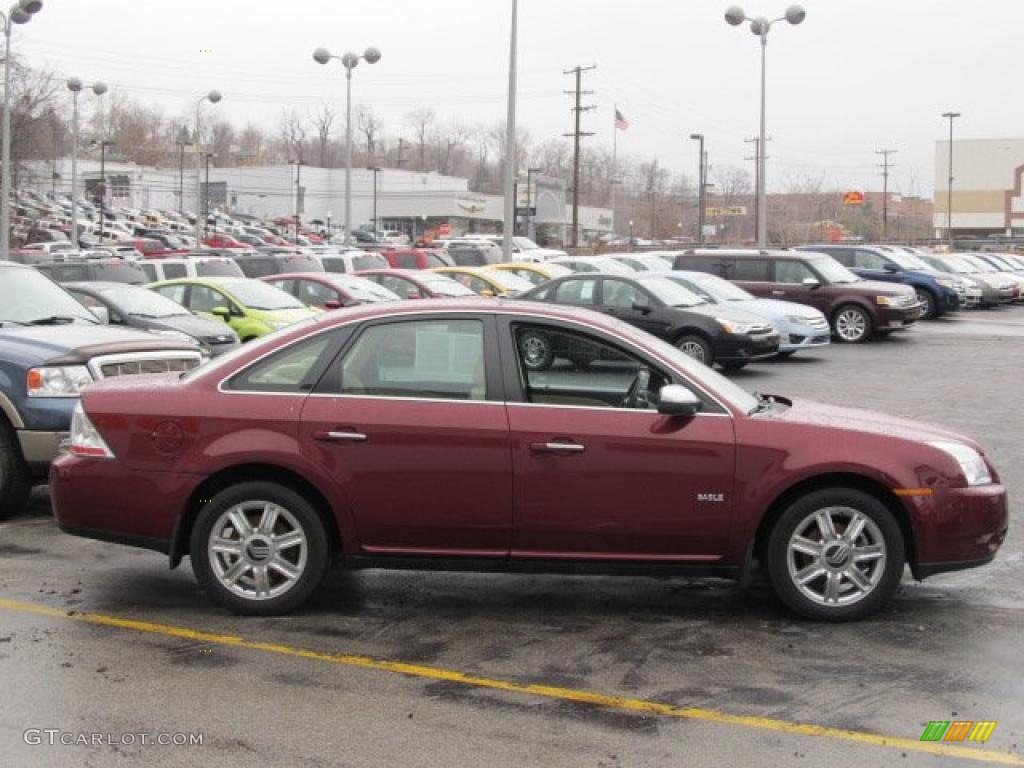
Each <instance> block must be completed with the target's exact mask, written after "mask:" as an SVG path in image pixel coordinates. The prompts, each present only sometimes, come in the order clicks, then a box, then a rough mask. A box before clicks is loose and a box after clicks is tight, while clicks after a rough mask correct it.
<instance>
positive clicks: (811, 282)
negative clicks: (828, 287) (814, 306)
mask: <svg viewBox="0 0 1024 768" xmlns="http://www.w3.org/2000/svg"><path fill="white" fill-rule="evenodd" d="M801 282H802V283H803V284H804V285H806V286H807V287H808V288H810V289H811V290H814V289H815V288H819V287H821V283H819V282H818V281H817V280H815V279H814V278H813V277H805V278H804V279H803V280H802V281H801Z"/></svg>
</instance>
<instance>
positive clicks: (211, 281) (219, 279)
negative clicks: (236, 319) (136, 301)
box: [150, 275, 259, 288]
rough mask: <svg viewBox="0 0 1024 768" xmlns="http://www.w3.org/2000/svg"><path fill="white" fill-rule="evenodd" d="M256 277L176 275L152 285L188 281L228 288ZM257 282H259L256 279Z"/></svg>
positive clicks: (194, 283) (192, 283)
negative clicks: (171, 278)
mask: <svg viewBox="0 0 1024 768" xmlns="http://www.w3.org/2000/svg"><path fill="white" fill-rule="evenodd" d="M253 280H255V278H252V277H237V276H231V275H225V276H219V275H211V276H209V277H176V278H174V279H173V280H160V281H158V282H155V283H150V285H175V284H181V283H187V284H190V285H208V286H217V287H220V288H226V287H228V286H230V285H235V284H237V283H245V282H252V281H253ZM256 282H259V281H258V280H256Z"/></svg>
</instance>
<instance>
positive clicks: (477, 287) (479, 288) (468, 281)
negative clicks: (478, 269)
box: [452, 274, 494, 294]
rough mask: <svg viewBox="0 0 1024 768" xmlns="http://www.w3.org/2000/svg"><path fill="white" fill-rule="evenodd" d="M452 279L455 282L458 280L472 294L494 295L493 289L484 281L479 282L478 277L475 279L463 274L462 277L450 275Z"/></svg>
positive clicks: (473, 276)
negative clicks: (485, 293) (487, 293)
mask: <svg viewBox="0 0 1024 768" xmlns="http://www.w3.org/2000/svg"><path fill="white" fill-rule="evenodd" d="M452 277H454V278H455V279H456V280H458V281H459V282H460V283H462V284H463V285H464V286H466V287H467V288H469V290H471V291H472V292H473V293H481V294H482V293H484V291H489V292H490V293H494V289H493V288H492V287H491V286H490V285H489V284H488V283H487V281H486V280H481V279H480V278H479V277H476V276H475V275H465V274H463V275H452Z"/></svg>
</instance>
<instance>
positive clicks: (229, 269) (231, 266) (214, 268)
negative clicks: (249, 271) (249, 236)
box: [196, 259, 245, 277]
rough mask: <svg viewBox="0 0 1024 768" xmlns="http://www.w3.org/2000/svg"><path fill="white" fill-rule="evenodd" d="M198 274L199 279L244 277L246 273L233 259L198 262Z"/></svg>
mask: <svg viewBox="0 0 1024 768" xmlns="http://www.w3.org/2000/svg"><path fill="white" fill-rule="evenodd" d="M196 274H197V275H198V276H199V277H244V275H245V273H244V272H242V268H241V267H239V266H238V264H236V263H235V262H233V261H232V260H231V259H218V260H217V261H197V262H196Z"/></svg>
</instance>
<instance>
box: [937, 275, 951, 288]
mask: <svg viewBox="0 0 1024 768" xmlns="http://www.w3.org/2000/svg"><path fill="white" fill-rule="evenodd" d="M935 282H936V283H938V284H939V285H941V286H942V287H943V288H955V287H956V283H954V282H953V281H952V280H950V279H949V278H948V277H939V278H936V280H935Z"/></svg>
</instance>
